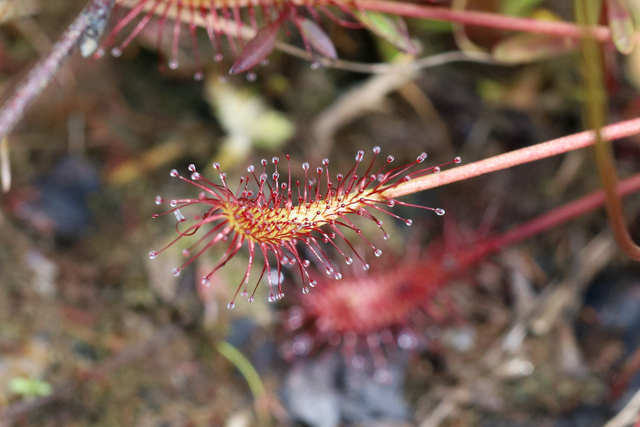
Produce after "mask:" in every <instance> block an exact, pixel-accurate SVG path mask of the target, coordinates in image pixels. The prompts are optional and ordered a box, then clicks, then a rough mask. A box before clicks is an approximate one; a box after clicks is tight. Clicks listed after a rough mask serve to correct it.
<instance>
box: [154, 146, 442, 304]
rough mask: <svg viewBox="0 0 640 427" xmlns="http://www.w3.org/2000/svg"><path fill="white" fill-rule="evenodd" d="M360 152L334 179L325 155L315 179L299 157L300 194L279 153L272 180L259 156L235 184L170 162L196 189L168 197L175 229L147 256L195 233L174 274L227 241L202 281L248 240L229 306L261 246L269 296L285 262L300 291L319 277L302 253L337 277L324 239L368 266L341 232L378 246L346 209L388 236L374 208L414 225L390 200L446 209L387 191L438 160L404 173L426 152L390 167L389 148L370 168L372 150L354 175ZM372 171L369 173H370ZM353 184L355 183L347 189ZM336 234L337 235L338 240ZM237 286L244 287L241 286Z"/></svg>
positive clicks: (276, 295)
mask: <svg viewBox="0 0 640 427" xmlns="http://www.w3.org/2000/svg"><path fill="white" fill-rule="evenodd" d="M373 152H374V154H378V153H379V152H380V150H379V148H378V147H376V148H374V150H373ZM363 156H364V153H362V152H358V154H357V155H356V163H355V165H354V166H353V167H352V168H351V170H349V171H348V172H347V173H346V174H339V176H340V177H339V178H338V185H337V186H335V185H334V183H333V182H332V181H331V178H330V175H329V171H328V167H329V160H328V159H324V160H323V161H322V164H323V167H318V169H317V172H318V179H317V181H316V179H310V178H309V177H308V175H307V174H308V170H309V164H308V163H304V164H303V165H302V169H303V171H304V174H305V182H307V185H305V186H304V190H302V189H301V188H300V185H297V188H298V194H297V197H296V196H294V195H293V191H292V189H291V185H290V183H291V172H290V170H291V168H290V166H289V167H288V170H289V176H288V179H287V180H286V182H285V181H284V180H283V182H281V183H280V182H279V179H280V175H279V172H278V170H277V167H278V164H279V161H280V160H279V158H277V157H274V158H273V159H272V163H273V164H274V165H275V168H276V169H275V171H274V172H273V173H272V174H271V177H272V180H271V181H270V180H269V179H268V175H267V173H266V166H267V164H268V162H267V161H266V160H262V161H261V164H262V166H263V170H262V173H261V175H260V177H258V176H257V175H256V173H255V168H254V167H253V166H249V167H248V168H247V171H248V172H249V174H250V176H245V177H243V178H241V180H240V186H239V187H238V189H237V190H236V191H235V192H234V191H232V190H231V189H230V188H229V186H228V185H227V182H226V174H225V173H219V179H220V182H221V184H216V183H214V182H211V181H209V180H207V179H206V178H205V177H204V176H202V175H201V174H200V173H198V172H197V171H196V167H195V166H194V165H190V166H189V168H188V169H189V171H190V172H191V178H192V179H187V178H185V177H183V176H181V175H180V174H179V173H178V172H177V171H176V170H172V171H171V174H170V175H171V176H172V177H178V178H179V179H181V180H183V181H185V182H188V183H189V184H191V185H193V186H195V187H197V188H198V189H199V190H200V191H201V192H200V194H199V196H198V197H197V198H194V199H191V198H187V199H174V200H171V201H170V202H169V205H170V207H171V209H170V210H169V211H168V212H165V214H167V213H173V214H174V215H175V217H176V219H177V223H176V231H177V232H178V237H176V238H175V239H174V240H173V241H172V242H171V243H169V244H168V245H167V246H165V247H164V248H163V249H162V250H160V251H152V252H150V253H149V257H150V258H151V259H154V258H156V257H157V256H158V254H159V253H160V252H162V251H164V250H165V249H167V248H168V247H169V246H172V245H173V244H175V243H177V242H178V241H179V240H180V239H182V238H183V237H187V236H193V235H196V234H197V233H198V234H199V235H200V237H199V238H198V239H197V240H196V242H195V243H194V244H193V245H192V246H190V247H188V248H184V249H183V250H182V255H183V256H184V257H186V258H187V260H186V261H185V262H184V263H183V264H182V265H181V266H180V267H178V268H175V269H174V270H173V274H174V275H176V276H177V275H179V274H180V271H181V270H182V269H183V268H184V267H186V266H187V265H188V264H190V263H191V262H193V261H194V260H195V259H197V258H198V257H199V256H200V255H202V254H203V253H204V252H206V251H207V250H208V249H209V248H211V247H212V246H214V245H216V244H218V243H219V242H228V246H227V249H226V251H225V252H224V254H223V256H222V258H221V259H220V260H219V261H218V263H217V264H216V265H215V266H214V268H213V269H212V270H211V271H210V272H209V273H208V274H207V275H206V276H205V277H203V278H202V283H203V285H206V286H208V285H209V284H210V280H211V277H212V276H213V274H214V273H215V272H216V271H217V270H218V269H220V268H221V267H223V266H224V265H225V264H226V263H227V262H228V261H229V260H230V259H231V258H232V257H234V256H235V255H236V254H237V253H238V252H239V251H240V249H241V248H242V246H244V244H245V242H246V243H247V246H248V251H249V262H248V266H247V269H246V271H245V274H244V277H243V279H242V281H241V283H240V284H239V286H238V288H237V290H236V293H235V295H234V297H233V299H232V301H231V303H230V304H229V308H233V307H234V306H235V298H236V297H237V295H238V294H241V295H243V296H249V292H248V291H247V286H248V283H249V278H250V274H251V270H252V267H253V264H254V262H255V259H256V257H257V256H258V254H261V256H262V259H263V262H264V266H263V268H262V269H261V273H260V278H259V279H258V283H259V282H260V281H261V280H262V277H263V276H265V275H266V278H267V281H268V284H269V288H270V296H269V300H270V301H275V300H277V299H280V298H282V297H283V296H284V293H283V292H282V288H281V283H282V272H281V269H282V266H286V267H289V266H295V265H297V269H298V270H299V273H300V275H301V277H302V281H303V292H304V289H307V290H308V287H314V286H315V285H316V284H317V282H316V281H315V280H314V279H312V278H311V275H310V273H309V267H310V264H311V262H310V261H309V260H308V259H307V258H306V257H307V256H310V257H311V258H312V259H315V260H316V261H317V263H318V264H319V265H322V266H323V267H324V268H325V270H326V271H327V274H328V275H329V276H331V277H333V278H334V279H340V278H342V274H341V273H340V272H339V271H336V269H335V266H334V264H333V263H332V262H331V260H330V258H329V256H328V255H327V254H326V253H325V250H324V249H323V247H322V246H321V245H320V242H323V243H325V244H329V245H330V246H331V247H332V248H333V249H335V250H336V251H337V252H338V253H340V254H341V255H342V257H343V259H344V260H345V262H346V264H347V265H351V264H353V262H354V258H352V257H350V256H347V255H346V254H345V252H344V251H343V250H342V249H341V246H344V245H346V246H348V248H349V249H350V250H351V251H352V252H353V254H354V255H355V257H356V258H358V260H359V261H360V262H361V265H362V268H363V269H364V270H368V269H369V264H367V263H366V261H365V259H364V257H363V256H362V255H360V254H359V253H358V252H357V251H356V250H355V248H354V246H353V244H352V243H351V242H350V241H349V240H348V238H347V236H345V234H344V231H345V230H351V231H352V232H354V233H355V235H357V236H358V237H359V238H360V239H362V241H364V242H365V243H366V244H367V245H368V246H369V247H371V249H372V251H373V254H374V255H375V256H376V257H379V256H381V255H382V250H380V249H378V248H376V247H375V246H374V245H373V244H372V243H371V242H370V241H369V240H368V239H367V238H366V237H365V236H363V234H362V230H361V229H360V228H358V227H356V225H355V224H354V223H353V222H352V221H351V219H350V217H351V216H360V217H364V218H368V219H370V220H372V221H374V222H375V223H376V225H377V226H378V227H379V228H380V229H381V231H382V233H383V237H384V238H385V239H386V238H388V234H387V233H386V232H385V231H384V229H383V228H382V225H383V224H382V221H381V220H379V219H377V218H376V217H375V216H374V214H373V213H372V212H374V211H380V212H384V213H386V214H388V215H390V216H393V217H395V218H397V219H399V220H402V221H404V222H405V223H406V224H407V225H411V224H412V222H413V221H412V220H410V219H404V218H400V217H399V216H397V215H395V214H393V213H391V212H389V211H387V210H386V209H384V208H383V207H393V206H394V205H395V204H401V205H403V206H413V207H418V208H423V209H428V210H432V211H434V212H435V213H436V214H438V215H442V214H444V210H442V209H439V208H429V207H424V206H417V205H411V204H408V203H404V202H400V201H398V200H395V199H392V200H390V199H389V198H387V197H386V196H385V192H386V191H387V190H389V189H391V188H394V187H396V186H397V185H399V184H401V183H402V182H404V178H405V177H407V176H409V177H411V176H417V175H424V174H428V173H433V172H434V171H435V170H436V169H437V168H439V167H431V168H427V169H422V170H418V171H414V172H410V173H407V172H408V171H409V169H411V168H412V167H414V166H416V165H417V164H419V163H421V162H422V161H423V160H424V156H423V155H421V156H419V157H418V158H417V159H416V160H415V161H413V162H411V163H409V164H407V165H404V166H399V167H397V168H394V169H391V170H388V171H387V170H386V167H387V165H388V164H389V163H390V162H391V161H392V160H393V156H389V157H388V158H387V161H386V163H385V164H384V165H383V166H382V167H381V168H380V169H379V170H378V171H377V172H376V173H373V174H371V171H372V170H373V167H374V162H375V158H376V157H375V155H374V157H373V159H372V161H371V163H370V164H369V166H368V168H367V171H366V172H365V173H364V174H363V175H358V174H357V169H358V166H359V164H360V162H361V161H362V159H363ZM287 163H289V156H287ZM213 167H214V169H216V171H218V172H219V171H220V165H219V164H218V163H214V164H213ZM325 172H326V173H325ZM370 177H373V179H371V178H370ZM250 178H252V179H253V181H254V183H255V185H256V186H257V187H258V188H257V191H253V190H248V181H249V179H250ZM376 179H378V182H377V183H375V184H374V181H375V180H376ZM322 180H324V181H325V185H324V187H325V188H324V189H323V188H322V187H323V186H322V185H321V181H322ZM316 183H317V184H316ZM356 188H357V189H358V191H352V190H353V189H356ZM158 200H160V201H162V199H161V198H156V202H157V201H158ZM295 202H297V204H296V203H295ZM191 206H198V207H199V208H200V209H199V212H198V214H197V215H194V216H193V217H192V220H191V221H187V218H186V217H185V215H184V214H183V211H185V212H186V211H187V210H188V209H189V207H191ZM203 207H204V208H205V209H204V210H205V213H204V214H201V213H200V212H202V208H203ZM155 216H157V214H156V215H154V217H155ZM185 222H188V225H186V226H182V223H185ZM340 241H341V242H342V243H339V242H340ZM270 258H271V260H270ZM273 258H275V262H273ZM257 287H258V285H257V284H256V286H255V287H254V290H253V293H251V296H250V298H249V299H250V300H253V297H254V295H255V292H256V290H257ZM274 288H275V289H274ZM242 289H244V290H243V291H242V293H241V292H240V291H241V290H242ZM305 293H306V292H305Z"/></svg>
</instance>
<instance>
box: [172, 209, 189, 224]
mask: <svg viewBox="0 0 640 427" xmlns="http://www.w3.org/2000/svg"><path fill="white" fill-rule="evenodd" d="M173 213H174V214H175V216H176V219H177V220H178V222H182V221H186V219H185V217H184V215H182V212H180V209H176V210H175V211H173Z"/></svg>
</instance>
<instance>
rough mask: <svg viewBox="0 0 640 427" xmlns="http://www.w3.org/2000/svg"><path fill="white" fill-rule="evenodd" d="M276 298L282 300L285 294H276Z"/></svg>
mask: <svg viewBox="0 0 640 427" xmlns="http://www.w3.org/2000/svg"><path fill="white" fill-rule="evenodd" d="M276 298H278V299H282V298H284V292H282V291H280V292H278V293H277V294H276Z"/></svg>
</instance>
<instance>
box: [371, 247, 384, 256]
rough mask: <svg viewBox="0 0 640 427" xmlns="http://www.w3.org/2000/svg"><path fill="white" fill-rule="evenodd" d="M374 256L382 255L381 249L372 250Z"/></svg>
mask: <svg viewBox="0 0 640 427" xmlns="http://www.w3.org/2000/svg"><path fill="white" fill-rule="evenodd" d="M373 253H374V254H375V256H377V257H379V256H380V255H382V251H381V250H380V249H376V250H375V251H374V252H373Z"/></svg>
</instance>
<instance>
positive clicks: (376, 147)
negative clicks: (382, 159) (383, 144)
mask: <svg viewBox="0 0 640 427" xmlns="http://www.w3.org/2000/svg"><path fill="white" fill-rule="evenodd" d="M373 154H380V147H378V146H377V145H376V146H375V147H373Z"/></svg>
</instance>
